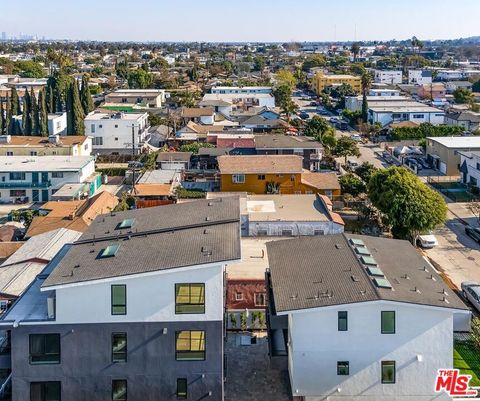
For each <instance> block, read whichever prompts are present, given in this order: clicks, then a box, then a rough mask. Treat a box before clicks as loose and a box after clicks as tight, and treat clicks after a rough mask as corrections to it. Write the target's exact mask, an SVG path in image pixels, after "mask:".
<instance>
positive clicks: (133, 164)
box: [128, 160, 144, 168]
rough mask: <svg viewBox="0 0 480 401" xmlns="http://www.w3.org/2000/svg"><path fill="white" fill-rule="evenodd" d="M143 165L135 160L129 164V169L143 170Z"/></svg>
mask: <svg viewBox="0 0 480 401" xmlns="http://www.w3.org/2000/svg"><path fill="white" fill-rule="evenodd" d="M143 166H144V165H143V163H142V162H138V161H135V160H132V161H129V162H128V168H143Z"/></svg>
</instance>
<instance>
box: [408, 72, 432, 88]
mask: <svg viewBox="0 0 480 401" xmlns="http://www.w3.org/2000/svg"><path fill="white" fill-rule="evenodd" d="M408 83H409V84H413V85H429V84H431V83H432V71H431V70H408Z"/></svg>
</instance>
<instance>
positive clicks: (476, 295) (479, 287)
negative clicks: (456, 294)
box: [462, 281, 480, 311]
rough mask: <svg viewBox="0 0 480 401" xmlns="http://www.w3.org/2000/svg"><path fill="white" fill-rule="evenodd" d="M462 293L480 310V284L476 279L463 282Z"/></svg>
mask: <svg viewBox="0 0 480 401" xmlns="http://www.w3.org/2000/svg"><path fill="white" fill-rule="evenodd" d="M462 294H463V296H464V297H465V298H466V299H467V300H468V301H470V303H471V304H472V305H473V306H474V307H475V309H476V310H478V311H480V284H479V283H476V282H474V281H464V282H463V283H462Z"/></svg>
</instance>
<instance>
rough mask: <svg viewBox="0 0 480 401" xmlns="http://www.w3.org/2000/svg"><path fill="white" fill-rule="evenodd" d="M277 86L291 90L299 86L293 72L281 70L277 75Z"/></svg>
mask: <svg viewBox="0 0 480 401" xmlns="http://www.w3.org/2000/svg"><path fill="white" fill-rule="evenodd" d="M276 80H277V83H278V84H277V86H284V85H285V86H288V87H289V88H290V89H291V90H293V89H294V88H295V86H296V85H297V79H296V78H295V76H294V75H293V73H292V72H291V71H288V70H285V69H281V70H278V71H277V74H276Z"/></svg>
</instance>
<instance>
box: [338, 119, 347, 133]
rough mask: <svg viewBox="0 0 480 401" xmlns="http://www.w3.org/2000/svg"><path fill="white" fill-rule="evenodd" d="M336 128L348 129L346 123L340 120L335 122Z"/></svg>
mask: <svg viewBox="0 0 480 401" xmlns="http://www.w3.org/2000/svg"><path fill="white" fill-rule="evenodd" d="M337 128H338V129H339V130H341V131H348V124H347V123H346V122H345V121H340V122H338V123H337Z"/></svg>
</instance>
